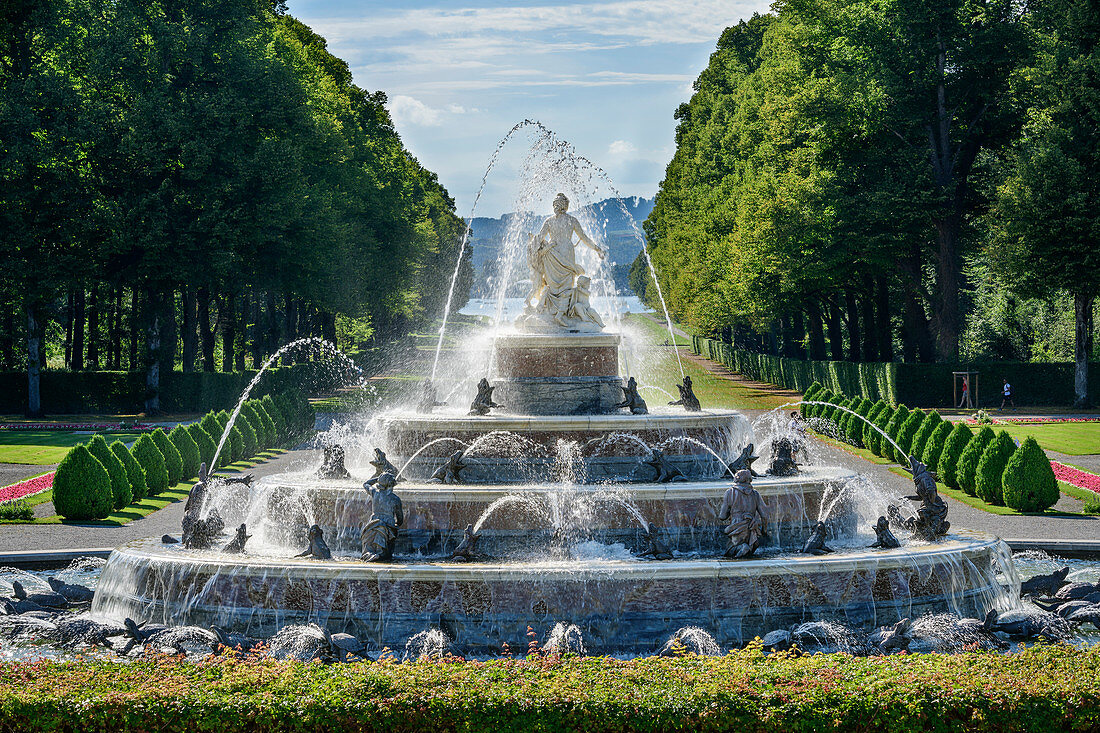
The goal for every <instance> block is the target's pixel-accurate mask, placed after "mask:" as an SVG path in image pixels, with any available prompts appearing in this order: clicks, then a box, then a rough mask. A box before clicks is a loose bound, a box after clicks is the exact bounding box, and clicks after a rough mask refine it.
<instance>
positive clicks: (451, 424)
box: [378, 410, 752, 432]
mask: <svg viewBox="0 0 1100 733" xmlns="http://www.w3.org/2000/svg"><path fill="white" fill-rule="evenodd" d="M378 421H379V423H380V424H382V425H384V426H386V427H392V428H401V429H404V430H409V431H422V432H439V431H453V432H464V431H479V432H482V431H483V432H490V431H495V430H509V431H513V432H539V431H548V432H555V431H560V432H567V431H579V430H585V431H606V432H623V431H631V430H685V429H691V428H715V427H721V426H722V424H723V423H727V422H729V423H740V424H741V427H743V428H745V429H751V427H752V426H751V424H750V423H749V419H748V418H747V417H745V416H744V415H742V414H741V413H740V412H738V411H736V410H704V411H702V412H683V413H678V414H667V413H666V414H660V413H658V414H649V415H630V414H628V413H625V412H624V413H613V414H610V415H508V414H499V415H497V414H490V415H446V414H433V415H416V414H404V415H402V414H397V413H390V414H388V415H380V416H379V417H378Z"/></svg>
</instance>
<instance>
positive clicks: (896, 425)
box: [882, 405, 909, 463]
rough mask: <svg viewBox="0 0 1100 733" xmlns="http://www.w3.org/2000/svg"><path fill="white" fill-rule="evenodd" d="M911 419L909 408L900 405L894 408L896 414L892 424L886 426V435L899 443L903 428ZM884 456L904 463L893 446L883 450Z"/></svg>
mask: <svg viewBox="0 0 1100 733" xmlns="http://www.w3.org/2000/svg"><path fill="white" fill-rule="evenodd" d="M908 419H909V408H908V407H906V406H905V405H898V406H897V407H896V408H894V414H893V416H892V417H891V418H890V422H889V423H887V424H886V434H887V435H889V436H890V438H891V439H892V440H893V441H894V442H895V443H897V442H898V438H899V437H900V436H901V426H902V425H904V424H905V421H906V420H908ZM882 454H883V455H884V456H886V457H887V458H889V459H890V460H892V461H897V462H898V463H903V459H902V458H901V457H900V456H899V455H898V452H897V450H895V449H894V447H893V446H892V445H888V446H887V447H886V448H884V449H883V451H882Z"/></svg>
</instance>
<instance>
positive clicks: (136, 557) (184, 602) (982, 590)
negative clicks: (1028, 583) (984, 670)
mask: <svg viewBox="0 0 1100 733" xmlns="http://www.w3.org/2000/svg"><path fill="white" fill-rule="evenodd" d="M556 208H557V207H556ZM563 215H564V216H565V219H562V218H561V217H562V216H563ZM571 218H572V217H568V215H565V212H564V210H562V211H560V212H558V214H556V215H555V217H552V218H551V219H550V220H549V224H548V225H547V226H546V227H544V232H543V234H542V235H540V237H539V239H537V240H535V241H533V243H532V254H531V268H532V272H533V274H534V275H535V278H534V283H535V285H534V288H533V291H532V295H531V297H530V299H529V300H528V306H529V307H528V311H529V312H528V313H527V314H525V316H524V317H523V318H522V319H520V323H519V324H517V326H516V330H515V332H510V333H508V334H504V335H500V336H499V337H498V338H497V339H496V341H495V344H494V347H493V349H494V350H493V357H492V365H493V366H492V370H491V372H490V373H489V378H490V383H491V384H493V385H495V391H494V392H493V393H492V394H491V396H489V394H488V393H485V392H484V391H483V392H482V394H479V397H478V399H477V400H475V403H474V405H473V409H471V413H472V414H461V413H458V412H456V410H455V409H454V408H448V409H445V410H438V409H433V407H434V405H435V402H436V401H435V399H434V396H433V395H432V393H431V392H430V391H429V392H427V393H426V395H425V399H424V400H422V409H421V411H419V412H416V411H411V410H410V411H404V412H400V411H397V412H391V413H387V414H385V415H383V416H381V417H379V418H378V423H379V429H378V431H377V433H376V435H377V436H378V440H379V444H378V445H377V447H378V448H380V449H381V450H382V451H384V454H385V455H380V456H378V457H377V459H376V461H375V463H376V466H377V468H378V469H379V470H380V471H381V470H385V469H387V468H388V469H389V470H391V471H392V470H393V469H397V471H398V474H399V475H398V478H399V483H397V485H396V489H395V490H396V493H397V494H398V495H399V496H400V498H401V501H402V504H403V517H402V518H403V520H404V524H403V526H402V527H401V528H400V531H399V534H398V537H397V540H396V543H395V545H394V557H393V559H392V560H389V561H385V562H365V561H363V560H362V559H360V552H361V543H362V542H363V538H362V528H363V526H364V525H365V523H367V522H368V520H369V519H370V517H371V516H372V513H373V511H374V507H372V498H371V493H370V492H369V491H368V490H366V489H364V487H363V481H364V479H369V478H371V476H369V475H358V476H350V475H347V477H346V478H341V477H340V476H341V474H343V473H344V472H343V468H342V466H340V465H336V466H333V465H329V466H328V467H327V475H328V476H330V477H329V478H320V477H318V475H317V474H315V473H311V474H286V475H281V476H274V477H270V478H267V479H264V480H261V481H259V482H258V483H257V484H256V485H255V486H253V487H247V486H245V485H243V484H232V485H228V486H221V487H219V488H218V489H217V492H218V494H217V500H216V501H214V500H212V499H210V500H208V502H207V506H206V507H205V511H207V512H209V511H210V508H211V507H212V506H216V507H217V508H218V509H219V511H220V512H221V513H222V515H223V518H224V519H225V524H226V526H227V527H235V526H236V525H237V524H238V523H240V522H244V523H246V524H247V525H248V527H249V531H250V532H252V533H253V534H254V535H255V537H254V539H252V540H250V541H249V544H248V545H247V546H246V547H245V552H244V553H242V554H227V553H224V552H218V551H215V550H193V549H186V548H185V547H183V546H182V545H179V544H162V543H161V542H160V541H157V540H147V541H140V542H135V543H132V544H130V545H127V546H125V547H122V548H120V549H118V550H116V551H115V552H114V553H113V554H112V555H111V557H110V559H109V560H108V563H107V566H106V568H105V570H104V572H103V576H102V578H101V580H100V582H99V590H98V592H97V594H96V599H95V606H94V609H93V611H94V612H95V613H100V614H103V615H108V616H113V617H116V618H122V617H125V616H129V617H132V618H134V619H137V620H139V621H140V620H149V621H157V622H171V623H177V624H184V623H187V624H198V625H210V624H218V625H220V626H223V627H227V628H232V629H237V630H242V631H248V632H250V633H253V634H256V635H262V634H270V633H273V632H274V631H275V630H276V629H277V628H278V627H279V626H281V625H284V624H287V623H293V622H304V621H307V620H311V621H315V622H317V623H319V624H322V625H325V626H327V627H328V628H329V629H330V630H332V631H334V632H335V631H349V632H351V633H354V634H356V635H357V636H359V637H360V638H362V639H365V640H369V641H371V642H373V644H374V645H376V646H377V647H378V648H381V647H383V646H389V647H391V648H400V647H401V646H403V645H404V644H405V642H406V640H408V639H409V638H410V637H411V636H413V635H414V634H416V633H418V632H422V631H424V630H425V629H429V628H433V627H434V628H438V629H441V630H442V631H443V632H444V633H446V634H447V636H448V637H450V639H451V640H452V641H453V644H454V647H455V648H456V649H458V650H459V651H461V652H464V653H473V654H492V653H495V652H498V651H499V650H500V649H501V647H502V645H503V644H505V643H507V644H508V645H510V646H511V647H512V648H513V649H522V648H525V647H526V644H527V641H528V636H527V634H528V629H529V628H530V629H534V630H535V631H536V632H537V633H539V634H540V635H543V634H545V633H546V632H547V631H548V630H549V629H550V628H551V627H553V626H554V625H555V624H556V623H558V622H563V623H567V624H575V625H576V626H577V627H579V629H580V630H581V632H582V633H583V635H584V637H585V641H586V643H587V646H588V648H589V650H592V651H598V652H605V653H625V654H647V653H654V652H656V651H657V650H659V649H660V648H661V646H662V644H663V643H664V642H665V640H667V639H668V638H669V637H670V636H672V635H673V634H674V633H676V632H677V630H678V629H681V628H682V627H687V626H692V627H701V628H703V629H705V630H706V631H708V632H709V633H710V634H712V635H713V636H714V638H715V639H716V640H717V642H718V644H719V645H720V646H721V647H724V648H729V647H731V646H734V645H738V644H742V643H744V642H746V641H748V640H750V639H752V638H753V637H754V636H756V635H763V634H764V633H765V632H767V631H769V630H771V629H775V628H780V627H785V626H789V625H791V624H794V623H798V622H801V621H807V620H813V619H827V620H836V621H843V622H845V623H847V624H849V625H855V626H874V625H882V624H888V623H893V622H895V621H897V620H898V619H900V618H902V617H916V616H919V615H921V614H924V613H928V612H939V611H953V612H956V613H959V614H963V615H970V616H978V617H980V616H981V615H982V614H984V612H985V611H986V610H987V609H989V608H991V607H994V606H997V605H1001V604H1004V603H1006V602H1007V599H1008V594H1006V591H1008V592H1009V594H1010V592H1011V590H1012V589H1011V587H1010V586H1011V582H1012V581H1011V577H1010V578H1008V579H1006V578H1005V577H1004V575H1003V574H1004V573H1007V574H1009V575H1010V576H1012V577H1014V576H1013V575H1012V570H1011V561H1010V560H1009V559H1008V555H1007V554H1006V548H1005V546H1004V545H1003V543H1001V542H1000V541H999V540H997V539H996V538H995V537H992V536H988V535H984V534H980V533H972V532H966V531H956V532H954V533H953V534H950V535H947V536H946V537H943V538H941V539H939V540H938V541H935V542H923V541H919V540H916V539H913V538H911V537H909V536H908V533H905V532H903V531H900V530H898V535H899V536H900V537H901V538H902V546H901V547H899V548H896V549H886V550H869V549H866V546H867V545H868V544H870V539H869V538H868V535H869V534H870V524H871V522H873V520H874V518H875V517H876V516H877V515H878V513H880V512H881V511H882V510H884V508H885V507H884V506H882V507H880V506H877V505H876V506H867V505H866V503H867V502H866V501H861V499H860V497H859V495H858V492H856V491H854V490H853V488H852V487H853V486H855V485H857V484H858V483H859V482H858V481H855V480H854V479H855V478H856V477H854V476H853V475H852V474H850V473H847V472H845V471H841V470H837V469H826V468H820V467H818V468H814V467H805V466H803V467H802V468H801V469H800V470H798V471H797V472H796V473H794V474H793V475H786V476H771V475H764V476H760V477H758V478H755V479H754V480H753V482H752V486H753V488H755V489H756V490H757V491H758V492H759V494H760V496H761V497H762V499H763V502H764V504H765V505H766V507H767V525H766V527H765V530H766V539H765V542H764V543H763V545H762V546H761V547H760V548H759V550H758V551H757V552H756V553H755V554H754V555H753V556H751V557H749V558H747V559H729V558H727V557H726V556H725V551H726V535H725V534H724V532H723V529H724V526H723V525H724V522H722V521H720V520H719V519H718V518H717V517H718V510H719V505H720V502H721V500H722V497H723V494H724V493H725V491H726V489H727V488H728V487H729V485H730V478H729V470H728V464H729V463H730V462H731V461H733V460H734V459H735V458H737V457H738V456H739V455H740V454H741V452H742V449H743V448H744V447H745V446H746V445H747V444H749V443H751V442H753V434H752V432H753V431H752V427H751V426H750V424H749V422H748V420H747V419H746V418H745V417H744V416H742V415H740V414H738V413H736V412H733V411H727V410H713V409H698V410H695V409H692V408H694V406H695V405H694V404H693V399H694V396H693V395H691V393H690V386H689V387H688V389H687V391H686V394H687V395H688V396H689V397H691V399H685V400H684V401H683V406H681V407H676V408H668V407H665V408H660V409H653V410H652V411H647V410H646V408H645V406H644V405H643V404H641V403H640V402H639V401H638V400H637V399H634V400H633V401H632V400H631V399H630V397H631V395H630V393H629V392H627V396H628V399H627V400H625V401H626V402H630V404H629V405H628V406H626V407H618V405H620V404H622V403H623V402H624V399H623V395H624V392H625V391H626V390H624V386H625V385H624V379H623V377H624V375H622V374H620V373H619V364H620V359H619V354H618V349H619V347H620V334H618V333H610V332H608V331H607V330H605V329H604V328H603V326H602V323H601V322H600V320H599V318H598V317H596V316H594V315H593V314H592V313H591V312H590V310H589V311H586V310H585V306H586V302H585V298H584V296H585V293H584V291H583V288H582V287H581V285H582V283H581V281H580V279H579V278H580V277H581V274H578V273H579V269H580V268H579V267H577V266H576V262H575V260H574V257H573V243H572V232H574V231H576V230H577V229H579V225H577V226H576V227H575V228H574V227H573V226H572V225H569V226H566V225H567V224H568V223H569V222H568V219H571ZM575 221H576V220H573V222H574V223H575ZM559 229H560V230H561V231H559ZM581 237H582V241H585V240H586V238H585V237H584V235H583V233H581ZM471 396H472V395H471ZM497 402H499V403H500V404H501V405H502V406H501V407H495V408H494V407H490V406H489V404H490V403H493V404H495V403H497ZM685 407H686V408H688V409H685ZM463 412H464V411H463ZM479 412H483V413H486V414H477V413H479ZM654 449H656V450H659V451H661V454H662V456H663V461H658V460H656V457H655V456H654V455H653V450H654ZM386 461H389V463H388V464H387V463H386ZM647 461H648V463H647ZM337 463H339V461H337ZM761 463H763V461H762V462H761ZM750 466H751V464H750ZM758 468H762V466H758ZM433 475H435V476H437V479H436V480H434V481H433V480H432V476H433ZM333 476H335V477H333ZM211 492H212V496H213V493H214V492H213V490H211ZM819 520H822V521H825V522H826V523H827V527H828V532H829V542H830V544H831V545H832V547H833V549H835V550H836V551H835V552H832V553H831V554H824V555H807V554H801V553H799V552H798V550H799V548H802V547H803V544H804V542H805V541H806V539H807V537H808V535H809V534H810V531H811V528H812V527H813V525H814V524H815V523H817V522H818V521H819ZM313 525H316V526H318V527H319V528H320V529H321V532H322V533H323V536H324V538H326V540H327V543H328V545H329V547H331V549H332V552H333V557H332V558H331V559H316V558H314V557H308V556H307V557H295V556H294V555H296V554H297V553H298V552H299V551H300V550H301V549H302V548H303V547H305V546H306V544H307V529H308V528H309V527H311V526H313ZM225 539H226V540H228V539H229V537H228V535H227V536H226V538H225ZM471 545H472V547H471ZM460 546H461V547H460ZM456 549H459V550H460V553H459V557H457V558H453V557H452V555H454V553H455V551H456ZM646 557H649V558H652V557H659V558H666V559H657V560H655V559H645V558H646ZM457 560H464V562H458V561H457Z"/></svg>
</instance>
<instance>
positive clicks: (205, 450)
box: [187, 422, 218, 476]
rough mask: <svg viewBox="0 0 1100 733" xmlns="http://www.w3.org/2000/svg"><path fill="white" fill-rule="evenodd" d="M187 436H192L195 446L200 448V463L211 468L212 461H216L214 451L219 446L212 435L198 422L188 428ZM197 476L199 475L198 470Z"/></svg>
mask: <svg viewBox="0 0 1100 733" xmlns="http://www.w3.org/2000/svg"><path fill="white" fill-rule="evenodd" d="M187 434H188V435H190V436H191V439H192V440H193V441H195V445H197V446H198V448H199V462H200V463H205V464H206V465H207V467H209V466H210V463H211V461H213V460H214V451H216V450H217V449H218V444H217V443H215V442H214V439H213V438H211V437H210V433H208V432H206V431H205V430H203V427H202V425H201V424H199V423H197V422H195V423H191V424H190V425H188V426H187ZM195 475H196V476H198V475H199V472H198V470H197V469H196V471H195Z"/></svg>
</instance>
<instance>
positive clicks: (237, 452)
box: [218, 410, 249, 462]
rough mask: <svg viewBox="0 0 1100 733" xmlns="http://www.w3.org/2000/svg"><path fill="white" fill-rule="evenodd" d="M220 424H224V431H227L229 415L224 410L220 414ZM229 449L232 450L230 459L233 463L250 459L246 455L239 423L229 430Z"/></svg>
mask: <svg viewBox="0 0 1100 733" xmlns="http://www.w3.org/2000/svg"><path fill="white" fill-rule="evenodd" d="M218 422H219V423H221V424H222V429H223V430H224V429H225V426H226V425H229V413H228V412H226V411H225V410H222V411H221V412H219V413H218ZM227 442H228V447H229V449H230V454H229V456H230V458H231V459H232V461H230V462H234V461H239V460H241V459H242V458H248V457H249V456H246V455H245V453H244V437H243V436H242V435H241V431H240V429H239V428H238V427H237V423H236V422H234V423H233V424H232V426H231V427H230V428H229V440H228V441H227Z"/></svg>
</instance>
